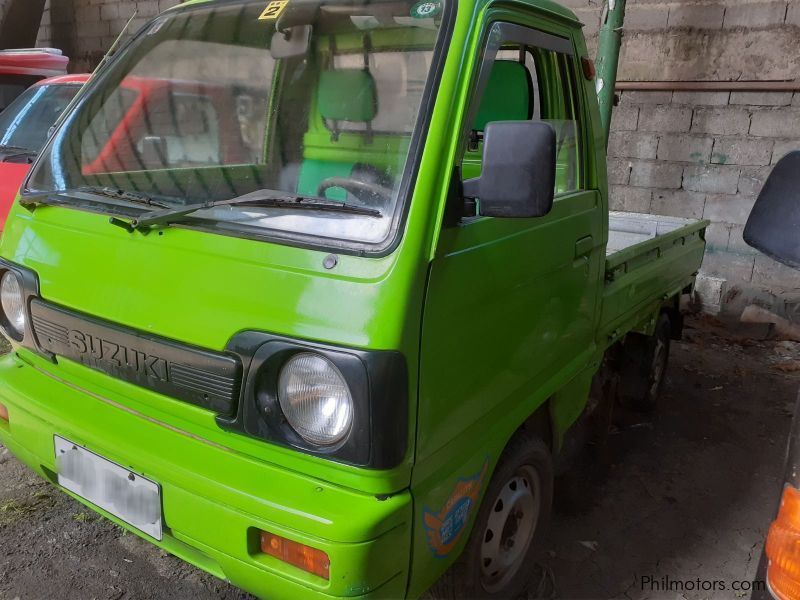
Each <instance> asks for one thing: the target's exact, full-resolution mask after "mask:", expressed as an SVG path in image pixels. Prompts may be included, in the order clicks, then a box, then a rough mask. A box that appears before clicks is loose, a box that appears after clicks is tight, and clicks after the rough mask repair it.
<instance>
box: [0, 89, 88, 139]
mask: <svg viewBox="0 0 800 600" xmlns="http://www.w3.org/2000/svg"><path fill="white" fill-rule="evenodd" d="M80 89H81V86H80V84H54V85H41V86H36V87H32V88H29V89H28V90H27V91H25V92H24V93H23V94H22V95H21V96H19V97H18V98H17V99H16V100H15V101H14V102H13V103H12V104H11V105H10V106H9V107H8V108H7V109H6V110H4V111H3V112H2V113H0V148H2V147H8V146H10V147H14V148H20V149H23V150H29V151H31V152H38V151H39V150H41V149H42V146H44V143H45V142H46V141H47V134H48V132H49V130H50V128H51V127H52V126H53V124H54V123H55V122H56V120H58V117H59V116H60V115H61V113H62V112H64V109H65V108H67V106H68V105H69V103H70V102H71V101H72V99H73V98H74V97H75V94H77V93H78V91H79V90H80Z"/></svg>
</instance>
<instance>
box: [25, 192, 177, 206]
mask: <svg viewBox="0 0 800 600" xmlns="http://www.w3.org/2000/svg"><path fill="white" fill-rule="evenodd" d="M64 196H66V197H68V198H75V199H77V200H88V201H89V202H97V203H99V204H107V205H111V206H118V207H120V206H121V207H125V208H130V207H131V205H135V206H148V207H159V208H172V207H173V205H172V204H167V203H166V202H160V201H159V200H154V199H152V198H150V197H149V196H147V195H145V194H139V193H136V192H129V191H126V190H120V189H115V188H109V187H93V186H82V187H79V188H75V189H71V190H59V191H54V192H48V193H43V194H34V195H31V196H22V197H21V198H20V204H22V206H25V207H27V208H29V209H31V210H32V209H34V208H36V207H37V206H39V205H43V204H66V203H65V202H62V201H59V200H58V197H64Z"/></svg>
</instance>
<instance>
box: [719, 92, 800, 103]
mask: <svg viewBox="0 0 800 600" xmlns="http://www.w3.org/2000/svg"><path fill="white" fill-rule="evenodd" d="M792 96H793V93H792V92H731V99H730V103H731V104H744V105H748V106H789V105H790V104H791V103H792Z"/></svg>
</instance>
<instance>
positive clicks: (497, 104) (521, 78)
mask: <svg viewBox="0 0 800 600" xmlns="http://www.w3.org/2000/svg"><path fill="white" fill-rule="evenodd" d="M532 96H533V82H532V81H531V76H530V73H529V72H528V69H526V68H525V65H523V64H521V63H518V62H515V61H511V60H496V61H495V62H494V64H493V65H492V72H491V73H490V74H489V83H488V85H487V86H486V90H485V91H484V92H483V97H482V98H481V105H480V107H479V108H478V114H477V115H476V117H475V123H474V125H473V127H472V129H473V130H474V131H483V130H484V129H486V124H487V123H491V122H492V121H527V120H528V119H530V118H531V116H532V108H533V106H532V102H531V99H532Z"/></svg>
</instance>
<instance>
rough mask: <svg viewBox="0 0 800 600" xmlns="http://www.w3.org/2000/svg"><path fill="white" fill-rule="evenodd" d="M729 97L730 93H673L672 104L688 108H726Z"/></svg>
mask: <svg viewBox="0 0 800 600" xmlns="http://www.w3.org/2000/svg"><path fill="white" fill-rule="evenodd" d="M730 96H731V93H730V92H674V93H673V94H672V103H673V104H688V105H689V106H727V105H728V100H729V99H730Z"/></svg>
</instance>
